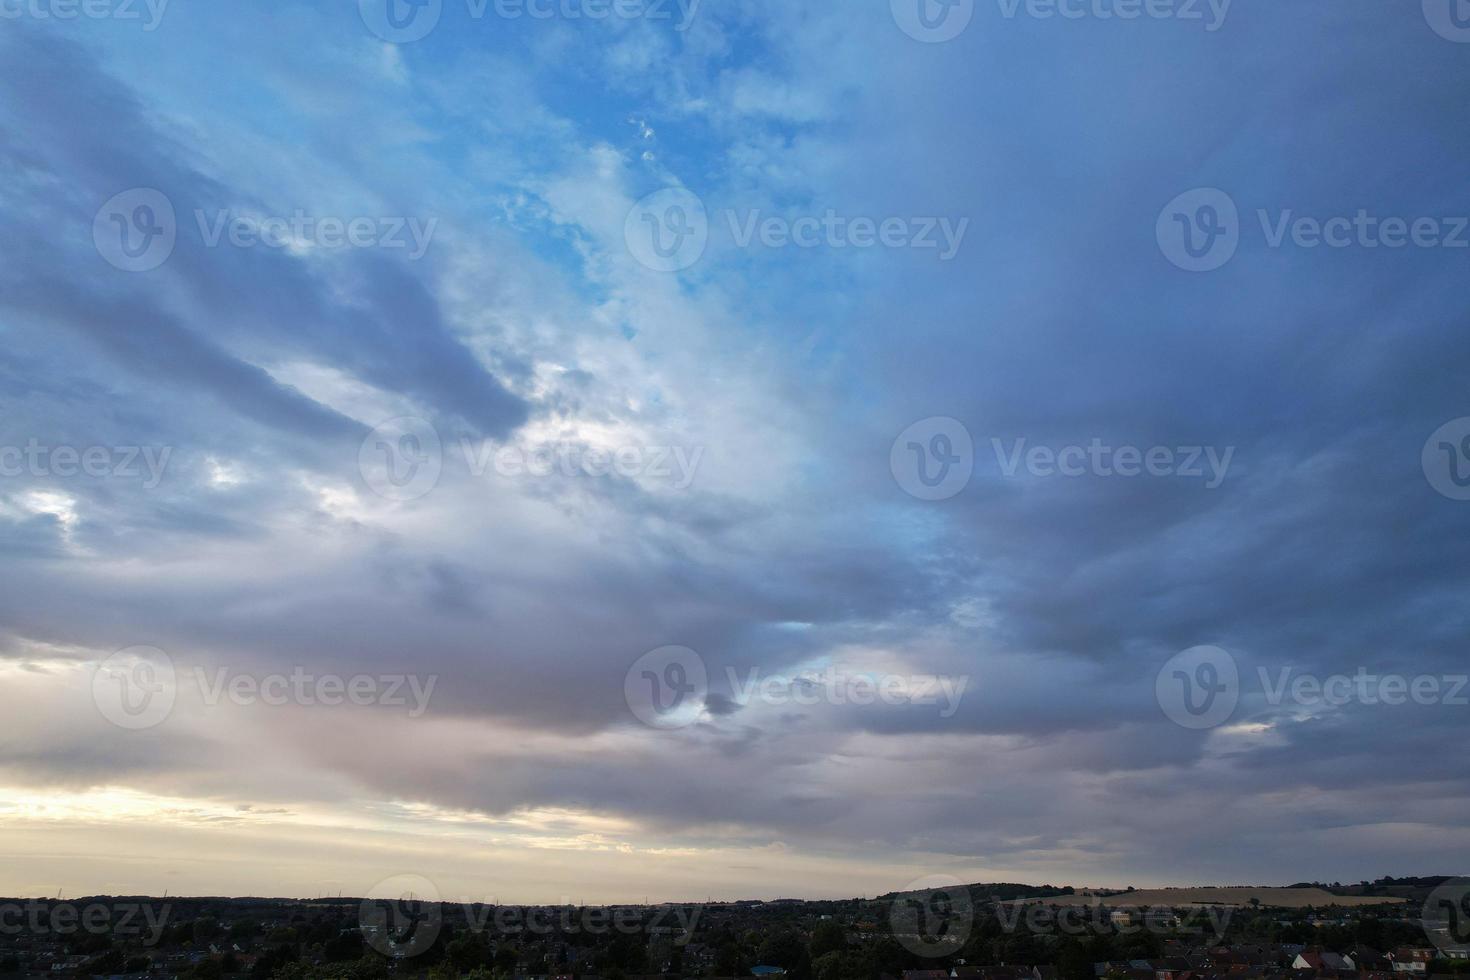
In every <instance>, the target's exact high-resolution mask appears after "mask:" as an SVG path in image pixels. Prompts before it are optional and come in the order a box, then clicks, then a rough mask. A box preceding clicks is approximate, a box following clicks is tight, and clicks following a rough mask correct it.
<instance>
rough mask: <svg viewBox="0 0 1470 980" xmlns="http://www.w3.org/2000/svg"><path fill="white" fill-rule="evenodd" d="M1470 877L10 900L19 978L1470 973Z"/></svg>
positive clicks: (1325, 977)
mask: <svg viewBox="0 0 1470 980" xmlns="http://www.w3.org/2000/svg"><path fill="white" fill-rule="evenodd" d="M1465 885H1466V880H1465V879H1451V878H1383V879H1380V880H1379V881H1376V882H1366V881H1365V882H1360V883H1358V884H1355V885H1346V886H1345V885H1343V884H1342V883H1331V884H1327V883H1317V882H1313V883H1301V884H1298V885H1294V886H1291V887H1290V888H1286V889H1273V888H1256V889H1252V888H1222V889H1169V890H1154V891H1136V890H1134V889H1121V890H1108V889H1094V890H1086V889H1083V890H1079V889H1075V888H1070V887H1054V886H1050V885H1043V886H1030V885H1019V884H972V885H937V886H936V885H932V884H926V885H925V886H924V887H921V888H919V889H918V890H914V891H905V892H896V893H891V894H888V895H882V896H877V897H874V898H862V899H851V900H844V901H805V900H796V899H788V900H776V901H744V902H712V903H707V904H687V903H686V904H664V905H630V906H599V907H589V906H511V905H495V906H492V905H483V904H456V903H450V902H438V901H435V902H429V901H425V900H423V899H422V898H420V897H417V896H414V895H410V894H405V895H402V896H397V897H392V898H388V899H383V898H368V899H356V898H352V899H349V898H342V897H335V898H322V899H317V900H287V899H251V898H236V899H227V898H126V897H117V896H109V897H91V898H77V899H68V898H64V897H61V896H57V897H52V898H44V899H37V898H30V899H6V900H0V977H4V978H15V980H40V978H43V977H44V978H53V980H87V978H101V980H387V978H389V977H404V978H409V977H411V978H423V980H458V978H461V977H463V978H471V980H687V978H719V980H723V978H732V980H733V978H749V977H754V978H763V980H771V978H780V980H1358V978H1361V980H1435V978H1437V977H1450V976H1456V975H1460V976H1465V977H1467V978H1470V946H1467V944H1466V940H1467V939H1470V936H1467V935H1465V933H1466V931H1467V928H1470V917H1467V915H1466V912H1467V905H1466V898H1465V895H1466V887H1465Z"/></svg>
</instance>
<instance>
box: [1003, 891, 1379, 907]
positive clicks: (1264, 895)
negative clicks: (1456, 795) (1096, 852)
mask: <svg viewBox="0 0 1470 980" xmlns="http://www.w3.org/2000/svg"><path fill="white" fill-rule="evenodd" d="M1253 898H1254V899H1259V900H1260V903H1261V905H1262V906H1264V907H1269V908H1286V909H1299V908H1305V907H1307V906H1309V905H1315V906H1326V905H1338V906H1357V905H1382V904H1393V903H1400V902H1403V901H1404V899H1402V898H1384V897H1379V896H1367V897H1364V896H1351V895H1334V894H1332V893H1331V892H1327V891H1323V890H1322V889H1320V888H1148V889H1143V890H1140V891H1134V892H1127V893H1125V894H1116V895H1104V896H1101V897H1099V896H1097V895H1093V894H1090V893H1083V892H1079V893H1077V894H1075V895H1056V896H1053V897H1050V898H1038V899H1027V900H1026V901H1035V902H1046V903H1049V904H1056V905H1093V904H1100V905H1105V906H1108V907H1111V908H1116V907H1119V906H1127V907H1132V906H1141V905H1240V906H1244V905H1249V904H1250V902H1251V899H1253Z"/></svg>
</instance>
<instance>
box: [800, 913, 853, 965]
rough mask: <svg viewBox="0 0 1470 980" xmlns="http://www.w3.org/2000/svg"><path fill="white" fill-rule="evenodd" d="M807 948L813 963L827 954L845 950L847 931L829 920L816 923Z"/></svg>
mask: <svg viewBox="0 0 1470 980" xmlns="http://www.w3.org/2000/svg"><path fill="white" fill-rule="evenodd" d="M808 948H809V950H810V955H811V958H812V960H813V962H815V961H816V960H818V959H820V958H821V957H823V956H825V955H827V954H828V953H833V952H840V951H842V950H844V949H846V948H847V930H846V929H844V928H842V926H841V925H840V924H838V923H836V922H834V921H832V920H831V919H827V920H825V921H823V922H818V923H817V926H816V928H815V929H813V930H812V941H811V944H810V946H809V947H808Z"/></svg>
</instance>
